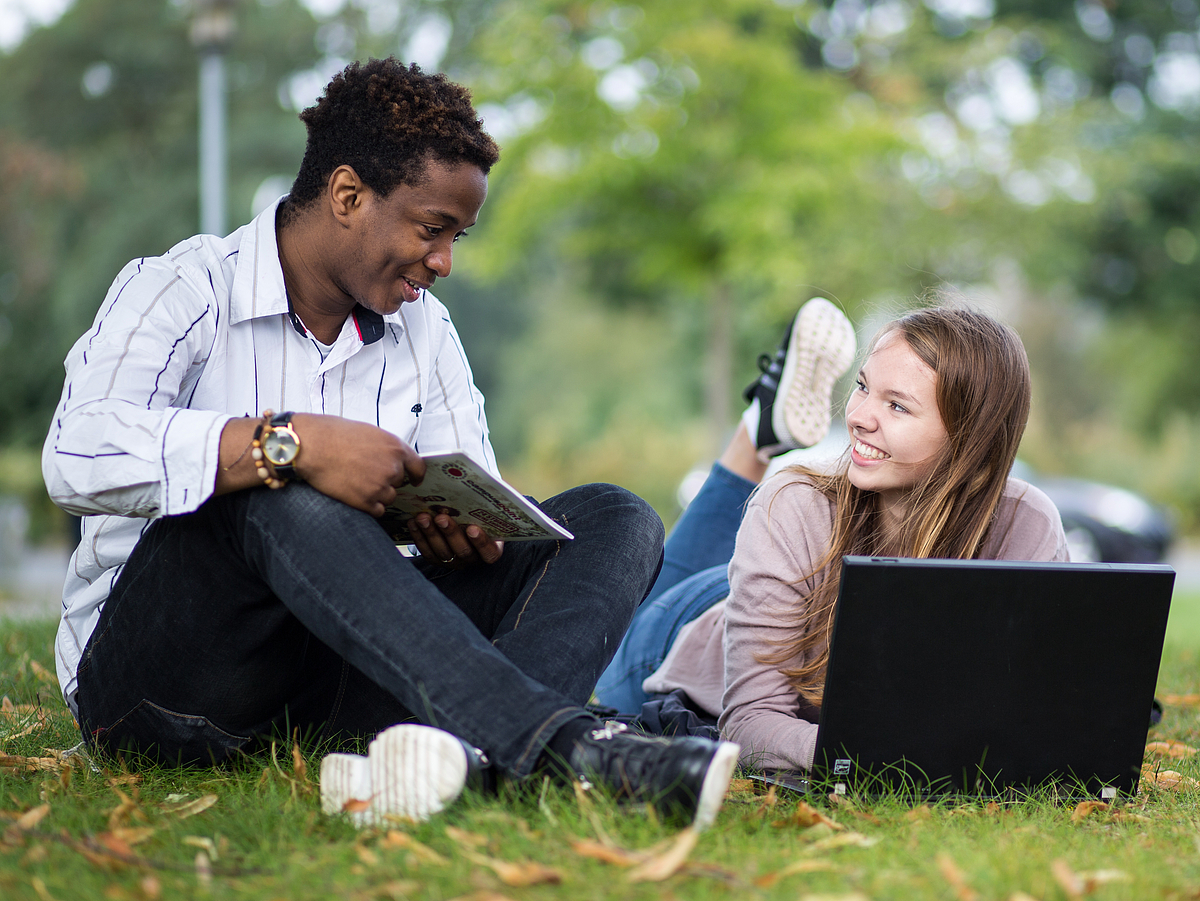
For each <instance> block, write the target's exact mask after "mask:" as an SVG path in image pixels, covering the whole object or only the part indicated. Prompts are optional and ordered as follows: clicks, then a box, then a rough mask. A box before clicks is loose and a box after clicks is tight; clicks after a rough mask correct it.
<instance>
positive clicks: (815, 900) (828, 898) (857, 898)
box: [799, 892, 871, 901]
mask: <svg viewBox="0 0 1200 901" xmlns="http://www.w3.org/2000/svg"><path fill="white" fill-rule="evenodd" d="M799 901H871V899H870V898H869V897H867V896H866V895H864V894H863V893H862V892H850V893H849V894H848V895H801V896H800V898H799Z"/></svg>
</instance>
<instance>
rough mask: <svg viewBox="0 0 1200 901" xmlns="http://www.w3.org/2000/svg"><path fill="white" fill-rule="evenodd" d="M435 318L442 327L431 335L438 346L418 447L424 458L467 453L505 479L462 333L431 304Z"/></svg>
mask: <svg viewBox="0 0 1200 901" xmlns="http://www.w3.org/2000/svg"><path fill="white" fill-rule="evenodd" d="M406 315H407V313H406ZM430 315H431V316H432V317H433V318H435V319H436V320H437V321H436V322H435V323H433V327H431V329H430V334H431V336H435V342H434V344H433V347H432V352H433V358H432V363H431V368H430V370H429V389H428V395H427V396H428V403H427V405H426V408H425V410H424V411H423V412H422V413H421V420H420V423H421V427H420V430H419V432H418V434H417V436H416V439H415V441H414V442H413V444H414V447H415V449H416V450H417V452H418V453H420V454H436V453H443V452H447V451H455V450H463V451H466V452H467V453H468V454H470V456H471V457H472V458H474V459H475V460H477V461H478V462H479V463H482V464H483V465H484V466H486V467H487V468H488V470H489V471H490V472H491V473H492V474H493V475H495V476H500V468H499V466H498V465H497V464H496V454H495V451H493V450H492V443H491V439H490V437H489V433H488V424H487V416H486V415H485V413H484V399H483V393H482V392H481V391H480V390H479V389H478V388H477V387H476V386H475V378H474V376H473V375H472V373H471V364H470V362H469V361H468V360H467V354H466V351H465V350H464V349H463V346H462V341H461V339H460V338H459V336H458V331H457V330H456V329H455V328H454V323H453V322H451V320H450V314H449V313H448V312H447V311H446V308H445V307H444V306H443V305H442V304H441V302H440V301H435V302H434V303H432V304H431V307H430Z"/></svg>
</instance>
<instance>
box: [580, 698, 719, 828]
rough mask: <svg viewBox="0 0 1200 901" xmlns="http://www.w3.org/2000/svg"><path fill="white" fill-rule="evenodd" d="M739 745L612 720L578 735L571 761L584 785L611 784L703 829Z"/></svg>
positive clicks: (712, 817) (712, 813)
mask: <svg viewBox="0 0 1200 901" xmlns="http://www.w3.org/2000/svg"><path fill="white" fill-rule="evenodd" d="M739 750H740V748H739V747H738V746H737V745H736V744H734V743H733V742H728V741H721V742H716V741H709V740H707V739H704V738H660V737H657V736H650V735H641V734H638V733H634V732H630V731H628V729H627V728H626V727H625V725H624V724H623V723H612V722H610V723H606V724H605V725H604V726H603V727H602V728H600V729H591V730H589V731H587V732H585V733H584V734H583V736H582V737H581V738H579V739H578V740H576V742H575V749H574V750H573V751H572V752H571V756H570V758H569V759H568V760H567V766H568V767H569V768H570V769H571V771H572V772H573V773H575V775H576V777H577V778H578V779H579V781H580V782H582V783H583V785H584V787H585V788H591V786H592V784H593V783H597V784H600V785H603V786H606V787H607V788H608V789H610V790H611V791H613V792H614V793H615V794H616V796H617V797H618V798H624V799H628V800H631V801H637V802H643V803H650V804H653V805H654V806H655V808H657V809H658V811H659V812H660V813H662V814H664V815H665V816H666V817H669V818H671V819H682V820H689V821H690V822H691V824H692V826H693V828H695V829H697V830H701V829H706V828H707V827H708V826H710V825H711V824H712V822H713V820H715V819H716V817H717V811H719V810H720V809H721V803H722V802H723V801H724V800H725V790H726V789H727V788H728V787H729V778H730V777H731V776H732V775H733V769H734V767H735V766H737V761H738V752H739Z"/></svg>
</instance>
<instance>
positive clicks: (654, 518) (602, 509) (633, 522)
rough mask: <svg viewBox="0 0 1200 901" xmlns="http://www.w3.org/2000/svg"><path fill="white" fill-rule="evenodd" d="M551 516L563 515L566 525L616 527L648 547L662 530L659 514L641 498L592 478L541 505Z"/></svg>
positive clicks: (656, 544)
mask: <svg viewBox="0 0 1200 901" xmlns="http://www.w3.org/2000/svg"><path fill="white" fill-rule="evenodd" d="M542 506H543V507H544V508H545V509H546V510H547V511H548V512H550V513H551V515H552V516H556V518H557V517H558V516H562V517H565V519H564V522H565V524H566V526H567V528H568V529H570V528H571V523H572V521H574V522H576V523H577V524H578V525H580V526H581V527H582V526H587V527H594V528H597V529H603V528H607V527H612V526H616V527H619V528H620V529H621V530H622V531H623V533H624V534H625V535H626V536H629V537H634V538H637V539H638V540H640V541H644V542H645V543H646V544H647V546H649V547H659V546H661V545H662V542H663V537H664V534H665V530H664V528H663V522H662V518H661V517H660V516H659V515H658V513H656V512H655V510H654V508H653V507H651V506H650V504H649V503H647V502H646V501H645V500H643V499H642V498H640V497H638V496H637V495H636V494H634V493H633V492H632V491H629V490H628V489H626V488H622V487H621V486H620V485H611V484H608V483H606V482H592V483H590V484H587V485H579V486H578V487H576V488H570V489H568V490H567V491H564V492H563V493H562V494H558V495H555V496H554V497H552V498H550V499H549V500H548V501H546V502H545V503H544V504H543V505H542Z"/></svg>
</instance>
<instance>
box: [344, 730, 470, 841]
mask: <svg viewBox="0 0 1200 901" xmlns="http://www.w3.org/2000/svg"><path fill="white" fill-rule="evenodd" d="M466 784H467V753H466V750H465V749H464V748H463V746H462V743H461V742H459V740H458V739H457V738H455V737H454V736H453V735H451V734H450V733H449V732H443V731H442V730H440V729H434V728H432V727H430V726H417V725H410V724H404V725H400V726H392V727H391V728H390V729H385V730H384V731H383V732H380V733H379V735H378V736H376V737H375V740H374V741H372V742H371V744H370V747H369V748H368V749H367V756H366V757H361V756H359V755H357V754H329V755H327V756H326V757H325V759H324V760H322V761H321V810H322V811H323V812H324V813H326V814H330V815H337V814H341V813H345V814H346V815H347V816H348V817H349V818H350V821H351V822H352V823H354V825H356V826H359V827H362V826H372V825H379V824H381V823H383V822H385V821H386V820H387V818H389V817H403V818H406V819H410V820H413V821H416V822H420V821H422V820H427V819H429V818H430V817H431V816H433V815H434V814H435V813H438V812H439V811H440V810H442V809H443V808H444V807H445V806H446V805H447V804H449V803H450V802H451V801H453V800H454V799H455V798H457V797H458V796H459V795H460V794H462V791H463V789H464V788H465V786H466ZM356 802H358V803H356Z"/></svg>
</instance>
